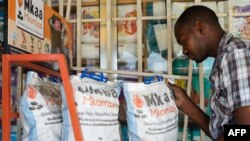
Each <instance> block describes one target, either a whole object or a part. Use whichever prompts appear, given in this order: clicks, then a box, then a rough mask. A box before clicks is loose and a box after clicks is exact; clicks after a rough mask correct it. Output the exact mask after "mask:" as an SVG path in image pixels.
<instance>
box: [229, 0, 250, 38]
mask: <svg viewBox="0 0 250 141" xmlns="http://www.w3.org/2000/svg"><path fill="white" fill-rule="evenodd" d="M232 2H233V4H232V8H233V9H232V10H233V13H248V12H250V3H249V1H248V0H237V1H236V0H233V1H232ZM232 33H233V34H234V35H235V36H237V37H241V38H246V39H250V15H246V16H234V17H233V20H232Z"/></svg>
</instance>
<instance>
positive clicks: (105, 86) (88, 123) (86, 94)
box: [62, 75, 121, 141]
mask: <svg viewBox="0 0 250 141" xmlns="http://www.w3.org/2000/svg"><path fill="white" fill-rule="evenodd" d="M71 85H72V87H73V94H74V99H75V104H76V109H77V112H78V119H79V123H80V126H81V129H82V131H81V132H82V133H83V135H84V140H85V141H98V140H105V141H120V132H119V123H118V112H119V100H118V97H119V95H120V91H121V87H120V85H118V84H116V83H112V82H109V81H108V82H106V83H104V82H99V81H96V80H93V79H90V78H80V75H79V76H71ZM62 94H63V139H62V140H63V141H73V140H74V134H73V129H72V125H71V120H70V116H69V111H68V105H67V103H66V99H65V93H64V91H63V88H62Z"/></svg>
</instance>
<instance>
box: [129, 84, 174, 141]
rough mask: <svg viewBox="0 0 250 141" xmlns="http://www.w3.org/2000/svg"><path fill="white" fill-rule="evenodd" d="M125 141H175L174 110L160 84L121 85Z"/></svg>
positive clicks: (167, 92)
mask: <svg viewBox="0 0 250 141" xmlns="http://www.w3.org/2000/svg"><path fill="white" fill-rule="evenodd" d="M124 94H125V98H126V103H127V123H128V135H129V140H138V141H142V140H143V141H166V140H168V141H176V140H177V135H178V109H177V107H176V105H175V102H174V99H173V95H172V94H171V93H170V89H169V88H168V87H167V86H166V84H165V83H164V82H155V83H151V84H144V83H132V82H131V83H124Z"/></svg>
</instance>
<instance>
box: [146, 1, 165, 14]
mask: <svg viewBox="0 0 250 141" xmlns="http://www.w3.org/2000/svg"><path fill="white" fill-rule="evenodd" d="M166 15H167V14H166V3H165V1H164V0H162V1H153V2H152V3H150V2H149V3H147V16H166Z"/></svg>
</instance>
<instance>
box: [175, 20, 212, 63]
mask: <svg viewBox="0 0 250 141" xmlns="http://www.w3.org/2000/svg"><path fill="white" fill-rule="evenodd" d="M175 37H176V40H177V42H178V44H180V45H181V46H182V47H183V54H184V55H187V56H188V57H189V58H190V59H192V60H194V61H196V62H197V63H200V62H202V61H203V60H205V59H206V58H207V57H208V56H207V54H206V47H205V45H206V40H205V38H204V37H203V35H202V34H200V33H199V31H197V30H196V29H195V27H188V26H185V25H183V26H179V27H178V26H177V28H175Z"/></svg>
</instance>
